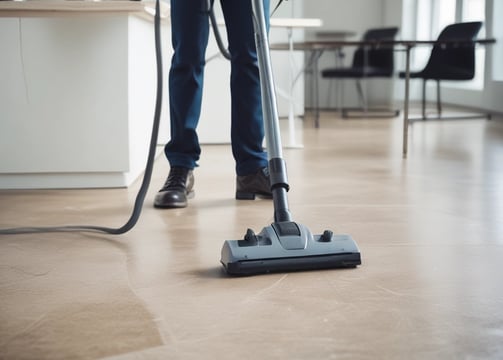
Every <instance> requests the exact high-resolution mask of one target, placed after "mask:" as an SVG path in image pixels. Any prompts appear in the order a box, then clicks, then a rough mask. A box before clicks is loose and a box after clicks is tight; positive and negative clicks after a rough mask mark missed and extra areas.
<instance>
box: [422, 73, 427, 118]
mask: <svg viewBox="0 0 503 360" xmlns="http://www.w3.org/2000/svg"><path fill="white" fill-rule="evenodd" d="M422 111H423V119H426V79H423V102H422Z"/></svg>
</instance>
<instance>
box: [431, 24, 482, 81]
mask: <svg viewBox="0 0 503 360" xmlns="http://www.w3.org/2000/svg"><path fill="white" fill-rule="evenodd" d="M481 27H482V22H480V21H474V22H466V23H456V24H451V25H448V26H447V27H446V28H444V29H443V30H442V32H441V33H440V35H439V36H438V38H437V41H454V40H459V41H469V42H470V43H467V44H436V45H435V46H433V49H432V51H431V55H430V58H429V60H428V63H427V64H426V67H425V68H424V70H423V71H422V73H423V76H422V77H423V78H426V79H437V80H471V79H473V77H474V76H475V44H474V43H471V41H473V40H475V39H476V37H477V34H478V33H479V31H480V28H481Z"/></svg>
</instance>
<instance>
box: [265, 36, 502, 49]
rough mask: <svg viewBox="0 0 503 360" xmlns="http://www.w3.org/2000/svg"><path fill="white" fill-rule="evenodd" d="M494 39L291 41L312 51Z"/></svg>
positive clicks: (283, 45)
mask: <svg viewBox="0 0 503 360" xmlns="http://www.w3.org/2000/svg"><path fill="white" fill-rule="evenodd" d="M495 42H496V39H494V38H490V39H476V40H473V41H469V40H466V39H459V40H456V39H451V40H442V41H439V40H403V39H399V40H368V41H363V40H313V41H300V42H299V41H296V42H294V43H293V50H301V51H314V50H330V49H339V48H341V47H345V46H368V47H380V46H403V47H414V46H419V45H430V46H431V45H445V46H460V45H461V46H462V45H469V44H480V45H490V44H494V43H495ZM270 48H271V50H290V44H289V43H273V44H271V45H270Z"/></svg>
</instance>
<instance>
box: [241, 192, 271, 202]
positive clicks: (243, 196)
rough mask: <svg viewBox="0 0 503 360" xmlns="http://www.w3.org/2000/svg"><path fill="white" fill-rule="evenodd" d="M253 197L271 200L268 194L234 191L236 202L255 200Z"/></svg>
mask: <svg viewBox="0 0 503 360" xmlns="http://www.w3.org/2000/svg"><path fill="white" fill-rule="evenodd" d="M255 197H259V198H264V199H272V195H270V194H264V193H254V192H246V191H236V200H255Z"/></svg>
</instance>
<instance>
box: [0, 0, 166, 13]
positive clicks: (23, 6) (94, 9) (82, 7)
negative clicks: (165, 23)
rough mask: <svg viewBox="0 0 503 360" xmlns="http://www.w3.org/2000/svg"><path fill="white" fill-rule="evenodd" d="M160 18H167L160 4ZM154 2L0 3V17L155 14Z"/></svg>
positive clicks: (54, 0)
mask: <svg viewBox="0 0 503 360" xmlns="http://www.w3.org/2000/svg"><path fill="white" fill-rule="evenodd" d="M160 5H161V16H163V17H167V16H169V11H168V9H169V7H168V6H167V5H166V4H163V3H161V4H160ZM154 9H155V1H154V0H142V1H132V0H114V1H84V0H80V1H79V0H72V1H65V0H43V1H0V17H29V16H47V15H68V14H88V13H93V14H95V13H108V12H115V13H138V14H142V13H149V14H151V13H152V12H154V13H155V10H154Z"/></svg>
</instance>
